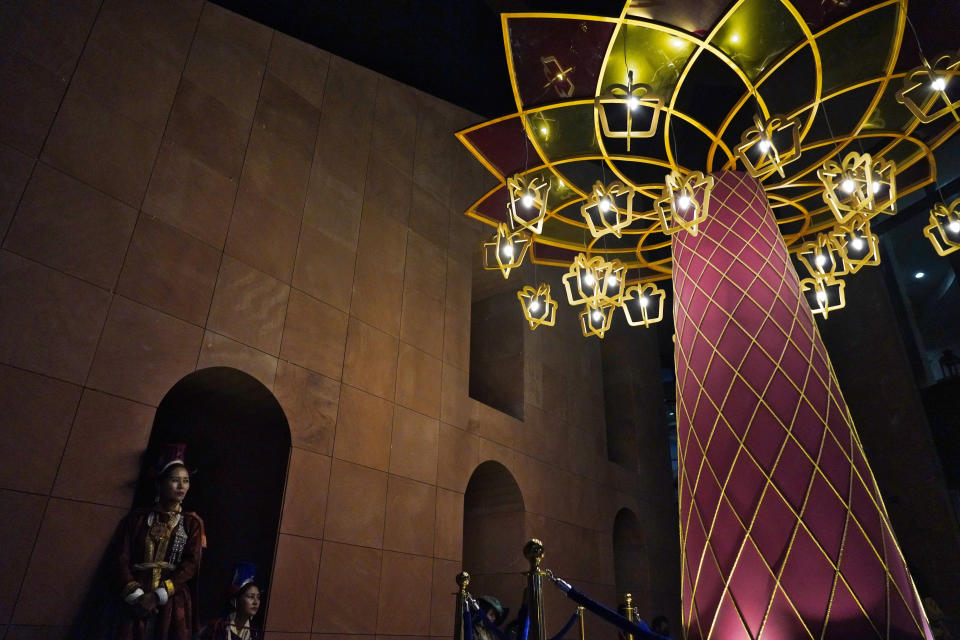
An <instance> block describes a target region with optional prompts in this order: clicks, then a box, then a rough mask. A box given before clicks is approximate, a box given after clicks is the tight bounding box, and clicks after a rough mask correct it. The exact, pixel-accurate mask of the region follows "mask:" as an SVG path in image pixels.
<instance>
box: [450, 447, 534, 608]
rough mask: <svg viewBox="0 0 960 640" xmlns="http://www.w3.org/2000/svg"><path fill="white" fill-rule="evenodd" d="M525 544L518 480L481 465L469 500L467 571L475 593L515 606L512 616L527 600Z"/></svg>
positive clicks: (465, 540)
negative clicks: (523, 601) (524, 574)
mask: <svg viewBox="0 0 960 640" xmlns="http://www.w3.org/2000/svg"><path fill="white" fill-rule="evenodd" d="M524 542H525V540H524V504H523V494H522V493H521V492H520V487H519V486H518V485H517V481H516V480H515V479H514V477H513V475H512V474H511V473H510V471H508V470H507V468H506V467H505V466H503V465H502V464H500V463H499V462H495V461H493V460H490V461H487V462H484V463H482V464H480V465H479V466H478V467H477V468H476V469H475V470H474V471H473V475H471V476H470V481H469V482H468V483H467V489H466V492H465V493H464V496H463V569H464V571H467V572H468V573H469V574H470V593H472V594H473V595H475V596H480V595H484V594H489V595H493V596H496V597H497V598H499V599H500V601H501V602H502V603H503V605H504V606H505V607H510V611H511V618H512V617H513V615H514V614H516V612H517V611H518V609H519V607H520V604H521V600H522V598H523V585H524V578H523V575H522V574H521V572H522V571H525V570H526V569H527V568H528V567H527V563H526V561H525V560H524V558H523V554H522V552H521V551H522V548H523V543H524Z"/></svg>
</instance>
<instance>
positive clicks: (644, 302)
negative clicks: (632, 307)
mask: <svg viewBox="0 0 960 640" xmlns="http://www.w3.org/2000/svg"><path fill="white" fill-rule="evenodd" d="M648 304H650V298H648V297H647V296H640V306H641V307H645V306H647V305H648Z"/></svg>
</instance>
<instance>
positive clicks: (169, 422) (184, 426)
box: [134, 367, 290, 620]
mask: <svg viewBox="0 0 960 640" xmlns="http://www.w3.org/2000/svg"><path fill="white" fill-rule="evenodd" d="M167 442H183V443H185V444H186V445H187V462H188V465H189V466H190V467H191V468H192V469H196V476H195V481H194V482H193V483H191V484H192V486H191V488H190V493H189V494H187V499H186V501H185V503H184V504H185V507H186V508H187V509H189V510H191V511H196V512H197V513H198V514H200V516H201V517H202V518H203V519H204V522H205V524H206V534H207V542H208V546H207V549H206V550H205V551H204V557H203V563H202V565H201V579H200V581H199V587H200V603H199V605H200V611H201V612H202V615H204V616H207V615H211V614H217V613H218V612H219V611H221V610H222V608H223V606H224V593H225V590H226V587H227V585H229V583H230V579H231V577H232V569H233V563H234V562H236V561H238V560H249V561H253V562H255V563H256V564H257V566H258V567H259V571H258V581H259V582H261V583H262V584H264V585H269V584H270V577H271V573H272V568H273V561H274V557H275V554H276V544H277V535H278V532H279V528H280V515H281V511H282V508H283V493H284V486H285V483H286V477H287V464H288V461H289V457H290V428H289V425H288V423H287V418H286V415H285V414H284V412H283V409H282V408H281V406H280V403H279V402H278V401H277V399H276V397H274V395H273V393H272V392H271V391H270V390H269V389H268V388H267V387H265V386H264V385H263V384H262V383H261V382H259V381H258V380H257V379H255V378H253V377H252V376H250V375H249V374H247V373H244V372H243V371H240V370H238V369H233V368H229V367H211V368H207V369H200V370H198V371H195V372H193V373H191V374H189V375H187V376H185V377H183V378H182V379H180V380H179V381H178V382H177V383H176V384H175V385H173V387H171V388H170V390H169V391H168V392H167V393H166V395H165V396H164V397H163V400H161V402H160V404H159V406H158V407H157V412H156V415H155V417H154V422H153V428H152V430H151V432H150V442H149V445H148V447H147V453H146V454H145V457H144V465H150V464H153V462H154V459H155V457H156V452H157V451H158V450H159V448H160V447H161V446H162V445H163V444H164V443H167ZM153 494H154V486H153V484H152V482H151V481H149V480H148V479H146V478H143V479H142V480H141V481H140V484H139V486H138V490H137V493H136V496H135V498H134V506H135V507H140V506H145V505H147V504H149V503H150V502H151V501H152V499H153ZM267 597H268V598H269V593H268V595H267ZM268 604H269V602H268V601H265V602H264V603H263V606H262V607H261V614H260V619H261V620H265V619H266V613H267V612H266V607H267V605H268Z"/></svg>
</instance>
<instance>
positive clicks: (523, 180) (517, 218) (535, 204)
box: [507, 173, 550, 233]
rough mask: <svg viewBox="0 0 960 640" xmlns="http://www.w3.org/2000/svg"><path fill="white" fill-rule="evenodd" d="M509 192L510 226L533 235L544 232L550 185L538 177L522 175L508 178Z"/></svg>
mask: <svg viewBox="0 0 960 640" xmlns="http://www.w3.org/2000/svg"><path fill="white" fill-rule="evenodd" d="M507 191H508V192H509V193H510V204H509V205H507V208H508V209H509V210H510V226H512V227H513V228H520V229H526V230H528V231H530V232H531V233H540V232H541V231H543V221H544V220H546V218H547V195H548V194H549V193H550V183H549V182H548V181H547V180H544V179H543V178H542V177H540V176H538V175H534V176H525V175H523V174H521V173H518V174H515V175H513V176H511V177H510V178H507Z"/></svg>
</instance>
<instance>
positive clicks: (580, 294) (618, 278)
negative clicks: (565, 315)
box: [562, 253, 626, 306]
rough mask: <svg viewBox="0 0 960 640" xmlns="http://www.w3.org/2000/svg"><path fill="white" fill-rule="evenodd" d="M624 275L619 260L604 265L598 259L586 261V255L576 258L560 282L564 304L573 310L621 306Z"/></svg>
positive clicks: (600, 259)
mask: <svg viewBox="0 0 960 640" xmlns="http://www.w3.org/2000/svg"><path fill="white" fill-rule="evenodd" d="M625 274H626V267H624V266H623V263H622V262H620V261H619V260H616V259H615V260H610V261H607V260H604V259H603V257H601V256H593V257H592V258H588V257H587V256H586V255H585V254H582V253H580V254H577V257H576V258H574V260H573V262H572V263H571V264H570V269H569V271H567V273H566V274H565V275H564V276H563V278H562V280H563V286H564V287H565V288H566V290H567V301H568V302H569V303H570V304H571V305H572V306H577V305H581V304H587V305H590V304H593V305H596V306H600V305H613V306H620V302H621V301H622V300H623V284H624V276H625Z"/></svg>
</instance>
